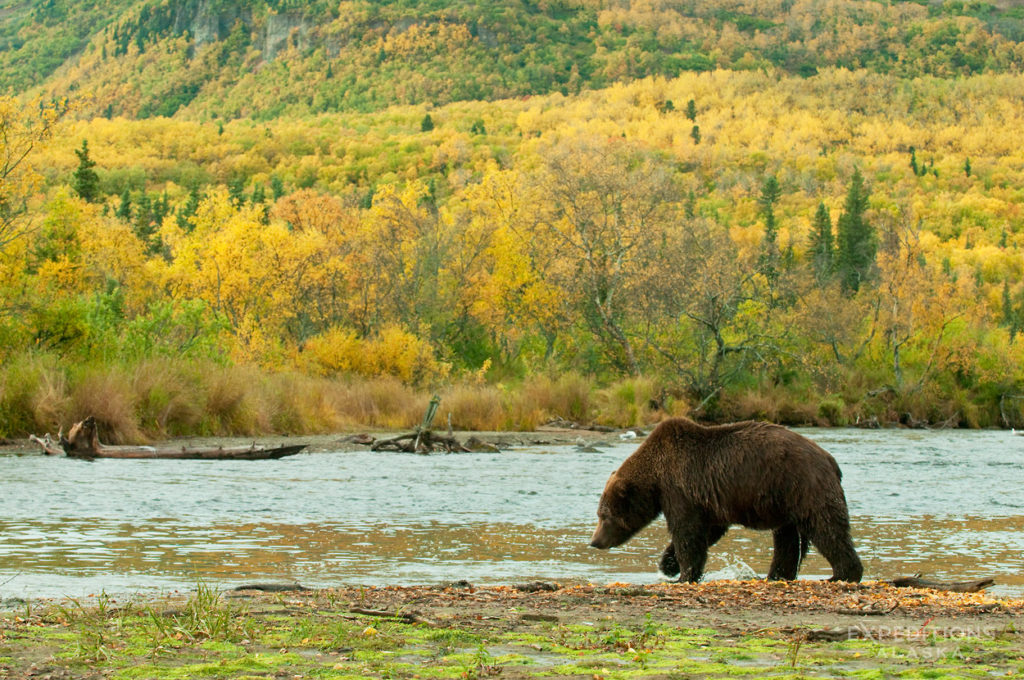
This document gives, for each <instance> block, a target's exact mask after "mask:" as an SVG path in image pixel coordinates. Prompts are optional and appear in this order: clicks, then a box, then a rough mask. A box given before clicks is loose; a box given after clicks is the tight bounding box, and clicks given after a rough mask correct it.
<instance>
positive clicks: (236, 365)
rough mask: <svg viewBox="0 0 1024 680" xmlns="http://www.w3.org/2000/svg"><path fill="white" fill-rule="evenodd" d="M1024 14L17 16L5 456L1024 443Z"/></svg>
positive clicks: (0, 350) (620, 11) (431, 9)
mask: <svg viewBox="0 0 1024 680" xmlns="http://www.w3.org/2000/svg"><path fill="white" fill-rule="evenodd" d="M100 5H102V9H101V8H100ZM33 8H34V9H33ZM1019 14H1020V13H1019V11H1018V10H1014V9H1013V8H1012V7H1010V6H1009V5H1007V6H1005V7H1004V6H1002V5H995V6H994V5H982V4H977V3H971V4H962V3H952V2H946V3H943V4H942V5H932V4H919V3H912V2H893V3H885V4H883V3H867V2H844V0H835V1H832V2H799V0H795V1H794V0H787V1H785V2H779V3H774V2H760V3H758V2H749V3H736V2H711V3H700V4H699V5H698V4H697V3H669V2H665V1H662V2H658V1H657V0H652V1H651V2H647V3H640V2H639V1H638V2H635V3H632V4H630V5H628V6H627V5H625V4H621V5H620V4H613V3H600V4H599V3H588V2H579V3H564V2H563V3H560V4H559V3H552V2H545V3H537V4H527V3H520V2H511V1H509V2H503V3H447V4H446V3H440V2H433V3H431V2H419V3H413V2H399V1H395V2H379V3H368V2H345V3H341V4H335V3H330V4H327V3H307V4H304V5H303V9H301V10H300V9H296V7H294V6H291V5H289V4H288V3H280V2H278V3H271V4H268V3H265V2H256V1H255V0H253V1H252V2H248V3H237V2H236V3H228V2H218V1H215V0H202V1H199V0H196V1H194V2H193V1H186V2H177V3H166V2H162V3H158V2H150V3H135V2H121V3H119V2H117V0H110V1H109V2H105V3H93V4H90V3H85V2H80V3H62V2H59V1H58V0H53V1H52V2H49V3H46V4H44V5H41V6H39V5H29V4H27V3H8V4H6V5H3V6H2V8H0V18H2V20H3V28H2V31H0V35H2V36H3V39H2V41H0V43H2V44H4V45H6V47H7V49H5V50H3V51H2V52H0V57H2V59H3V60H4V61H3V64H2V66H3V68H0V73H2V74H3V75H2V76H0V77H2V78H4V79H5V81H4V82H5V84H6V85H7V87H8V88H9V89H10V90H11V91H12V92H15V93H18V95H19V96H18V97H11V96H7V97H0V125H2V126H3V131H4V135H2V136H0V171H2V172H3V175H2V176H0V178H2V180H3V181H0V192H2V193H0V363H2V365H3V368H0V434H5V433H25V432H31V431H36V432H44V431H47V430H49V431H51V432H54V431H56V430H57V427H58V425H59V424H60V422H61V416H62V414H67V413H74V414H75V415H76V416H77V417H84V416H85V415H87V414H89V413H93V414H95V415H96V416H97V417H98V418H99V419H100V420H101V421H102V422H103V423H104V426H105V428H106V430H107V431H110V432H112V433H116V434H115V436H116V437H118V438H121V439H138V438H140V437H141V436H143V435H144V434H151V435H152V434H156V435H165V434H185V433H194V432H208V433H217V432H223V433H238V432H249V433H260V432H268V431H278V432H303V431H307V432H308V431H329V430H331V429H332V428H334V429H336V428H338V427H339V426H340V425H342V424H345V423H349V424H352V423H356V424H360V425H362V424H376V425H380V426H384V427H398V426H408V425H410V424H412V425H415V424H416V423H417V422H419V418H421V417H422V413H423V408H424V406H425V404H426V401H427V400H428V399H429V397H430V393H431V392H432V391H433V390H446V391H445V394H446V396H445V399H446V404H448V406H447V407H446V408H451V412H452V413H453V416H452V420H453V422H454V423H455V426H457V427H458V426H464V427H468V428H470V429H495V428H501V427H512V428H525V429H529V428H531V427H534V426H536V425H537V424H538V423H540V422H544V420H545V419H546V418H551V417H555V416H558V417H568V418H571V419H573V420H578V421H601V422H604V423H610V424H617V425H620V426H626V425H635V424H638V423H644V422H648V421H650V420H651V419H654V418H657V417H659V416H660V415H663V414H664V413H666V412H667V413H676V414H678V413H687V414H691V415H697V416H699V417H702V418H706V419H718V420H729V419H741V418H751V417H753V418H767V419H771V420H775V421H781V422H787V423H798V424H803V423H819V424H848V423H854V422H861V423H863V422H883V423H885V422H901V423H905V424H911V425H913V424H917V425H920V424H923V423H931V424H941V425H960V426H975V427H979V426H991V425H1000V424H1001V425H1015V426H1017V427H1020V426H1021V425H1022V424H1024V264H1022V263H1024V258H1022V253H1024V213H1022V211H1021V209H1020V206H1021V205H1022V204H1024V190H1022V187H1024V160H1022V153H1024V152H1022V150H1021V147H1020V145H1019V143H1018V141H1017V140H1019V139H1020V138H1021V137H1022V136H1024V76H1022V74H1021V69H1020V65H1021V63H1022V59H1021V55H1022V44H1021V43H1020V42H1019V41H1018V38H1020V37H1021V36H1020V30H1019V29H1020V23H1021V22H1020V19H1019ZM37 75H38V80H37ZM640 76H644V77H640ZM64 94H66V95H69V105H70V106H69V107H68V106H66V102H65V100H64V99H63V98H61V97H56V98H50V97H51V96H52V95H64ZM33 95H42V99H41V100H38V101H36V100H34V99H33V98H32V96H33ZM936 301H941V304H936ZM360 381H362V382H360ZM360 385H362V386H363V387H360ZM460 390H461V391H460ZM410 395H411V396H410ZM460 395H461V396H460Z"/></svg>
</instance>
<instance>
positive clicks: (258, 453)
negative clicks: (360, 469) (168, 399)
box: [29, 416, 306, 460]
mask: <svg viewBox="0 0 1024 680" xmlns="http://www.w3.org/2000/svg"><path fill="white" fill-rule="evenodd" d="M29 439H31V440H32V441H33V442H35V443H36V444H38V445H39V446H41V447H42V449H43V453H45V454H46V455H48V456H67V457H69V458H81V459H83V460H93V459H96V458H166V459H179V460H268V459H275V458H283V457H285V456H291V455H294V454H296V453H299V452H300V451H302V450H303V449H304V448H306V445H305V444H290V445H283V446H257V445H256V443H255V442H253V443H252V444H251V445H249V446H234V447H225V446H209V447H198V448H190V447H185V446H180V447H159V448H158V447H153V446H107V445H104V444H101V443H100V438H99V432H98V427H97V424H96V419H95V418H94V417H93V416H89V417H88V418H86V419H85V420H83V421H80V422H77V423H75V424H74V425H73V426H72V427H71V429H70V430H69V431H68V436H67V437H65V436H64V433H63V431H61V432H58V434H57V438H56V439H54V438H53V437H51V436H50V435H49V433H47V434H45V435H43V436H42V437H37V436H35V435H30V436H29Z"/></svg>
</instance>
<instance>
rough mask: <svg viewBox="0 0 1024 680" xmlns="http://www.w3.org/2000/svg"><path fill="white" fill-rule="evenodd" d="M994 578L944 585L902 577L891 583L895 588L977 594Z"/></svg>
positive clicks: (914, 577) (993, 581)
mask: <svg viewBox="0 0 1024 680" xmlns="http://www.w3.org/2000/svg"><path fill="white" fill-rule="evenodd" d="M995 582H996V580H995V579H994V578H982V579H978V580H977V581H956V582H952V583H944V582H942V581H929V580H928V579H923V578H920V575H918V576H903V577H901V578H894V579H893V580H892V581H890V582H889V583H891V584H892V585H893V586H894V587H896V588H931V589H932V590H945V591H948V592H951V593H977V592H981V591H982V590H985V588H988V587H989V586H990V585H992V584H993V583H995Z"/></svg>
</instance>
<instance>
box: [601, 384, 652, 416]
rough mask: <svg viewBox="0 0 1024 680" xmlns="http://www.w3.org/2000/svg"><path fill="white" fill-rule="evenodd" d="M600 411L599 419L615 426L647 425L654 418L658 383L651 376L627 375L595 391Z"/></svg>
mask: <svg viewBox="0 0 1024 680" xmlns="http://www.w3.org/2000/svg"><path fill="white" fill-rule="evenodd" d="M597 397H598V400H599V404H600V406H599V408H600V413H599V416H598V420H599V421H600V422H602V423H604V424H605V425H613V426H615V427H634V426H637V425H646V424H648V423H649V422H651V421H652V420H656V419H657V418H656V416H655V415H654V411H655V410H656V408H657V406H656V405H657V404H658V403H659V401H658V385H657V383H656V382H655V381H654V380H653V379H651V378H643V377H637V378H626V379H624V380H620V381H618V382H616V383H614V384H612V385H610V386H608V387H606V388H604V389H602V390H600V391H598V394H597Z"/></svg>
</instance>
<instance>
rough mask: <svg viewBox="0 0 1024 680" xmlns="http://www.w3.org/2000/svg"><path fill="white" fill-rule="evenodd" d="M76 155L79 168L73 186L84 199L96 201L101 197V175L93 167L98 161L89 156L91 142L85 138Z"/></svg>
mask: <svg viewBox="0 0 1024 680" xmlns="http://www.w3.org/2000/svg"><path fill="white" fill-rule="evenodd" d="M75 155H76V156H78V168H77V169H76V170H75V175H74V178H73V179H72V188H73V189H74V190H75V193H77V194H78V195H79V196H81V197H82V200H84V201H88V202H89V203H95V202H96V200H97V199H98V198H99V197H100V176H99V175H97V174H96V171H95V170H94V169H93V168H95V167H96V161H94V160H93V159H91V158H89V142H88V141H86V140H84V139H83V140H82V148H81V149H76V150H75Z"/></svg>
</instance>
